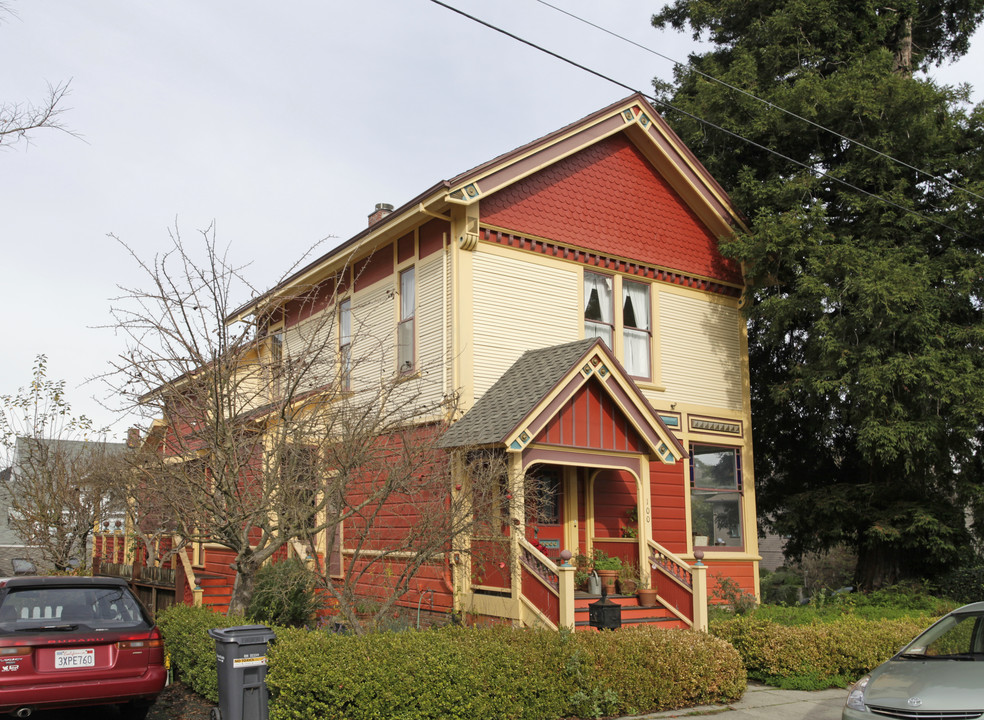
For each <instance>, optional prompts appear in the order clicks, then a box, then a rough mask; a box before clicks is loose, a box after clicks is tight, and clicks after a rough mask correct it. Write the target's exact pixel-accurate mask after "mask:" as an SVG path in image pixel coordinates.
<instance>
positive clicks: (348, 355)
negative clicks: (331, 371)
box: [338, 298, 352, 390]
mask: <svg viewBox="0 0 984 720" xmlns="http://www.w3.org/2000/svg"><path fill="white" fill-rule="evenodd" d="M338 362H339V385H340V387H341V389H342V390H351V389H352V299H351V298H345V299H344V300H342V301H341V302H340V303H339V304H338Z"/></svg>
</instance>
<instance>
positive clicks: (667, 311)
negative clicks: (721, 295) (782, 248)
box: [659, 292, 742, 410]
mask: <svg viewBox="0 0 984 720" xmlns="http://www.w3.org/2000/svg"><path fill="white" fill-rule="evenodd" d="M740 323H741V317H740V314H739V312H738V310H737V308H733V307H728V306H726V305H721V304H720V303H714V302H708V301H706V300H704V299H702V298H700V297H698V296H689V295H679V294H676V293H669V292H660V295H659V333H660V350H661V353H662V357H661V364H662V370H663V376H662V381H663V385H664V386H665V387H666V397H668V398H673V399H679V400H684V401H686V402H687V403H692V404H695V405H708V406H711V407H719V408H723V409H727V410H741V408H742V399H741V388H742V381H741V341H740V337H741V335H740V333H741V326H740Z"/></svg>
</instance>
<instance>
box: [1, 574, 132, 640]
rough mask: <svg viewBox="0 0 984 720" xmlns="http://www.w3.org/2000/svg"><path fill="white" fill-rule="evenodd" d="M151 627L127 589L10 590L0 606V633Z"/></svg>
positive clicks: (58, 588) (60, 588)
mask: <svg viewBox="0 0 984 720" xmlns="http://www.w3.org/2000/svg"><path fill="white" fill-rule="evenodd" d="M78 627H84V628H86V629H89V630H123V629H140V628H148V629H149V627H150V625H149V623H148V622H147V620H146V619H145V618H144V616H143V613H142V612H141V611H140V606H139V604H138V603H137V601H136V600H135V599H134V597H133V595H132V594H131V593H130V591H129V590H128V589H127V588H126V587H122V586H113V587H91V586H90V587H29V588H12V589H11V591H10V592H9V593H7V595H6V597H4V598H3V601H2V604H0V632H3V633H18V632H29V631H53V632H54V631H60V630H72V629H75V628H78Z"/></svg>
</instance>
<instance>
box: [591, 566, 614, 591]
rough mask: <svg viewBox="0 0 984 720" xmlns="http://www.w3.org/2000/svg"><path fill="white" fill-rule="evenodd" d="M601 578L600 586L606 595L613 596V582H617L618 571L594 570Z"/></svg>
mask: <svg viewBox="0 0 984 720" xmlns="http://www.w3.org/2000/svg"><path fill="white" fill-rule="evenodd" d="M595 572H597V573H598V577H600V578H601V585H602V587H603V588H606V589H607V594H608V595H614V594H615V581H616V580H618V570H597V569H596V570H595Z"/></svg>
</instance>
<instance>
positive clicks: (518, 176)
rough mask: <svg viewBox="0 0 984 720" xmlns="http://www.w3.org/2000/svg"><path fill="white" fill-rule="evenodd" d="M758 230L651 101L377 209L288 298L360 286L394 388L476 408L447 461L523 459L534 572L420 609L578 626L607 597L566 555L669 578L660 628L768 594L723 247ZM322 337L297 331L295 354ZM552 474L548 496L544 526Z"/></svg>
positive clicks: (517, 513) (512, 538) (590, 120)
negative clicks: (577, 574) (591, 587)
mask: <svg viewBox="0 0 984 720" xmlns="http://www.w3.org/2000/svg"><path fill="white" fill-rule="evenodd" d="M740 223H741V219H740V216H739V215H738V213H737V211H736V210H735V209H734V208H733V207H732V205H731V202H730V200H729V198H728V196H727V194H726V193H725V192H724V190H723V189H722V188H721V187H720V186H719V185H718V184H717V183H716V182H715V181H714V179H713V178H711V177H710V176H709V175H708V173H707V171H706V170H705V169H704V168H703V166H702V165H701V164H700V163H699V162H698V160H697V159H696V158H695V157H694V155H693V154H692V153H691V152H690V151H689V150H688V149H687V148H686V147H684V145H683V144H682V143H681V142H680V140H679V138H678V137H677V136H676V135H675V134H674V133H673V131H672V130H671V129H670V128H669V126H668V125H667V124H666V122H665V121H664V120H663V119H662V118H661V117H660V116H659V115H658V114H657V113H656V112H655V110H654V109H653V108H652V107H651V106H650V105H649V104H648V103H647V101H646V100H645V98H644V97H642V96H641V95H634V96H632V97H629V98H626V99H625V100H622V101H620V102H618V103H615V104H614V105H611V106H609V107H607V108H604V109H603V110H599V111H598V112H595V113H594V114H592V115H590V116H588V117H586V118H584V119H582V120H580V121H578V122H575V123H573V124H571V125H568V126H566V127H564V128H562V129H560V130H558V131H556V132H554V133H552V134H550V135H548V136H546V137H543V138H541V139H539V140H536V141H534V142H532V143H530V144H528V145H525V146H523V147H521V148H518V149H516V150H513V151H512V152H509V153H507V154H505V155H502V156H500V157H497V158H495V159H493V160H490V161H489V162H487V163H485V164H483V165H480V166H478V167H476V168H474V169H472V170H469V171H467V172H465V173H463V174H461V175H458V176H457V177H454V178H452V179H450V180H447V181H442V182H440V183H437V184H436V185H434V186H433V187H431V188H429V189H427V190H425V191H424V192H423V193H421V194H420V195H418V196H417V197H415V198H413V199H412V200H410V201H409V202H407V203H405V204H404V205H402V206H400V207H397V208H395V209H392V210H390V208H389V206H378V207H377V212H376V213H374V215H373V216H371V217H370V225H369V227H367V228H366V229H365V230H364V231H363V232H361V233H359V234H358V235H357V236H355V237H353V238H351V239H350V240H348V241H347V242H345V243H343V244H342V245H340V246H339V247H338V248H336V249H334V250H333V251H331V252H330V253H328V254H327V255H325V256H324V257H322V258H320V259H318V260H317V261H315V262H313V263H311V264H310V265H308V266H307V267H305V268H303V269H302V270H300V271H299V272H298V273H296V274H295V275H294V276H293V277H291V278H290V279H288V280H287V281H286V282H285V283H284V284H283V285H281V286H279V287H278V288H275V289H274V290H273V291H271V293H268V295H267V302H268V301H269V297H270V296H271V294H272V293H274V292H275V291H280V290H284V289H289V287H290V286H291V285H292V284H294V285H297V286H298V287H300V286H306V287H312V286H317V284H318V283H319V282H324V281H325V278H336V279H335V280H333V282H338V280H337V276H338V273H339V272H344V273H349V274H350V275H349V276H348V277H346V278H345V280H344V284H345V287H346V288H347V291H346V293H345V294H344V296H340V297H339V298H338V301H337V302H336V303H334V305H333V306H332V307H325V308H323V309H322V310H321V312H330V313H344V314H349V322H350V324H351V326H352V327H360V328H367V327H372V328H373V330H372V335H373V336H374V337H376V338H379V337H384V338H385V337H389V338H391V339H392V341H391V345H392V347H390V348H384V349H383V351H382V353H383V361H382V362H383V367H384V371H385V372H391V373H394V374H395V373H413V374H414V375H415V377H416V378H417V382H418V383H419V388H420V392H421V393H422V394H423V395H424V396H425V397H427V396H432V399H434V400H435V401H438V400H439V399H440V398H441V397H443V396H447V395H449V394H456V396H457V397H459V398H460V399H461V403H462V405H463V407H464V409H465V412H464V414H463V415H462V416H461V417H460V419H459V420H458V421H457V422H456V423H455V424H454V425H452V427H451V429H450V430H449V431H448V432H447V434H446V435H445V437H444V438H443V440H442V445H443V447H444V448H446V449H447V451H449V452H454V451H456V450H457V449H460V448H475V447H481V448H487V449H490V450H496V451H498V452H501V453H503V454H504V455H505V457H506V458H507V461H508V468H509V482H510V488H511V490H512V491H513V492H512V493H511V494H512V497H513V501H512V503H511V507H510V510H509V513H510V515H511V523H510V524H509V525H508V527H507V530H508V532H509V542H510V543H511V545H512V550H513V551H514V552H513V554H512V557H515V558H518V561H517V562H513V563H504V564H503V567H501V568H499V567H498V566H497V565H496V566H494V567H493V568H492V569H489V568H488V567H486V568H483V569H482V571H481V572H479V571H478V569H476V568H474V567H471V566H470V564H469V563H468V562H467V561H460V558H459V559H458V561H457V562H456V558H455V556H456V553H454V552H449V553H448V558H447V565H446V568H445V569H446V572H444V573H436V574H431V575H427V576H423V577H421V578H420V579H419V580H418V585H417V586H416V587H415V588H414V589H413V590H411V592H410V593H408V594H407V596H406V598H405V600H406V604H408V605H410V606H414V607H416V606H417V604H418V603H419V600H420V596H421V593H423V592H425V591H431V594H432V597H433V607H434V609H435V610H446V611H450V610H459V611H463V612H466V613H469V614H470V615H471V616H472V617H475V618H477V619H485V620H488V621H495V620H508V621H512V622H515V623H517V624H524V625H533V624H543V625H547V626H551V627H563V626H571V625H573V624H574V623H575V622H576V621H579V620H580V616H579V612H578V611H579V610H582V609H583V606H584V605H585V602H586V600H585V599H584V598H582V597H580V596H579V595H576V594H575V592H574V587H573V574H574V572H573V569H571V568H569V567H566V566H565V565H564V564H563V559H564V558H565V557H566V554H565V553H563V551H568V552H570V553H572V554H574V555H577V554H583V555H591V553H592V551H593V550H594V549H601V550H603V551H605V552H606V553H608V554H609V555H615V556H619V557H621V558H622V559H623V560H626V561H631V562H632V563H634V564H635V565H637V566H639V567H640V568H641V570H642V571H643V573H644V574H645V575H651V576H652V578H653V581H654V583H655V585H656V586H657V588H658V590H659V594H660V597H661V603H662V605H661V608H660V609H659V610H658V611H648V614H646V617H650V618H660V619H663V620H664V621H666V622H667V623H668V624H670V625H673V624H677V625H690V624H695V625H697V626H702V625H703V624H704V623H705V622H706V599H707V595H708V593H710V594H712V595H713V592H714V589H715V586H716V583H717V580H718V578H719V577H721V576H726V577H729V578H733V579H734V580H735V581H736V582H737V583H738V584H739V585H740V586H741V587H742V588H743V589H744V590H746V591H747V592H750V593H755V594H757V593H758V580H757V578H758V572H757V570H758V561H759V559H760V558H759V555H758V547H757V542H756V523H755V495H754V480H753V472H752V443H751V434H750V430H751V425H750V408H749V389H748V354H747V347H746V336H745V324H744V322H743V320H742V316H741V313H740V311H739V303H740V298H741V295H742V290H743V284H742V274H741V268H740V267H739V266H738V265H737V264H736V263H734V262H733V261H730V260H727V259H725V258H724V257H723V256H722V255H721V253H720V252H719V250H718V240H717V239H718V238H720V237H722V236H727V235H729V234H730V233H732V232H733V230H734V228H735V227H736V226H740ZM285 295H286V293H285ZM381 306H382V307H384V308H389V309H388V310H386V311H384V312H382V313H380V312H379V308H380V307H381ZM362 308H374V310H373V311H372V312H373V313H374V314H373V315H372V316H371V317H370V316H368V315H367V316H366V317H361V318H360V317H359V316H358V315H359V313H360V312H362V310H361V309H362ZM255 309H256V308H255V307H251V306H246V307H244V308H242V309H241V310H240V311H239V315H238V316H237V318H243V317H246V316H248V315H249V314H250V313H251V312H252V311H254V310H255ZM367 312H368V311H367ZM237 318H233V319H237ZM302 320H303V318H300V317H297V318H294V319H293V320H292V319H291V318H290V317H289V316H288V317H287V320H286V323H285V324H284V326H282V327H278V328H276V329H275V330H276V332H277V333H281V334H282V337H283V345H284V347H285V348H286V347H289V344H290V334H291V332H292V323H294V322H296V323H301V322H302ZM342 325H343V326H344V322H343V323H342ZM271 332H273V329H271ZM337 340H338V343H339V357H340V362H343V361H344V358H345V357H346V356H347V353H349V352H350V351H351V348H350V347H347V346H346V343H351V344H352V345H353V346H354V345H355V344H357V343H358V342H359V337H358V336H357V335H356V336H354V337H346V335H345V329H344V327H342V328H341V330H340V332H339V334H338V338H337ZM390 365H391V366H392V367H389V366H390ZM362 367H363V369H356V368H353V370H352V375H351V378H347V380H350V381H351V383H352V385H353V390H357V388H358V385H359V384H360V383H363V382H372V381H373V378H372V377H369V376H362V375H360V373H363V374H365V373H367V372H372V371H371V370H367V368H375V372H376V374H377V375H376V380H377V381H378V373H379V367H380V365H379V363H376V364H372V365H370V364H365V365H364V366H362ZM530 476H536V477H537V479H538V482H539V483H540V486H541V488H546V491H547V497H548V498H549V500H548V502H547V503H546V504H547V506H548V507H547V509H546V510H545V511H541V512H540V513H539V515H538V516H537V517H536V518H535V521H531V518H530V515H529V513H528V512H527V508H525V507H524V505H523V488H524V481H523V478H524V477H530ZM450 491H451V489H449V492H450ZM342 537H343V538H344V528H343V530H342ZM475 542H476V543H477V542H480V540H479V539H475ZM701 555H702V561H701V560H700V556H701ZM216 557H219V555H216ZM340 561H341V562H342V563H344V562H346V555H345V546H344V541H343V545H342V553H341V558H340ZM225 562H226V567H228V564H227V563H228V559H226V560H225ZM220 564H221V563H220ZM179 575H180V573H179ZM189 593H190V588H189ZM427 605H428V606H430V602H429V601H428V603H427Z"/></svg>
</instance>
